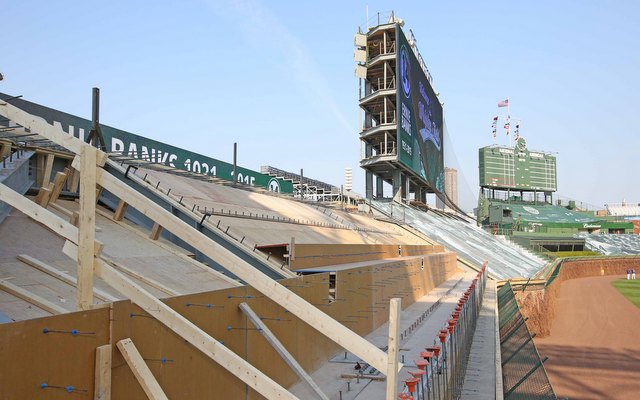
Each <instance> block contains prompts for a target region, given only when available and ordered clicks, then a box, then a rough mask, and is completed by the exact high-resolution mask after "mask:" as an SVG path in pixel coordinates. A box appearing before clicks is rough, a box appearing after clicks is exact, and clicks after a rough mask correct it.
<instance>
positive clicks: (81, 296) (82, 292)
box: [77, 146, 96, 310]
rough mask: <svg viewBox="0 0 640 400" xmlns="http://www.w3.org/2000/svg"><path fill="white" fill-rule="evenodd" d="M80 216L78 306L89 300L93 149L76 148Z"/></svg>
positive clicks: (86, 306)
mask: <svg viewBox="0 0 640 400" xmlns="http://www.w3.org/2000/svg"><path fill="white" fill-rule="evenodd" d="M79 171H80V209H79V213H80V218H79V221H78V222H79V223H78V225H79V226H78V291H77V303H78V309H80V310H88V309H90V308H91V305H92V303H93V257H94V242H95V239H96V219H95V218H96V149H95V148H93V147H90V146H83V147H81V148H80V169H79Z"/></svg>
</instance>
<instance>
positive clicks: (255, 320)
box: [238, 303, 329, 400]
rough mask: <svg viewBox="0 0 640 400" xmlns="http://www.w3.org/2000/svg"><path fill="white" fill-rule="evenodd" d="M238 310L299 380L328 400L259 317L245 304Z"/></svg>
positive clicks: (324, 399) (241, 304)
mask: <svg viewBox="0 0 640 400" xmlns="http://www.w3.org/2000/svg"><path fill="white" fill-rule="evenodd" d="M238 307H240V310H242V312H243V313H244V314H245V315H246V316H247V318H249V321H251V323H252V324H253V325H254V326H255V327H256V328H258V329H259V330H260V333H261V334H262V336H264V338H265V339H266V340H267V342H269V344H270V345H271V346H272V347H273V348H274V349H275V350H276V352H278V354H279V355H280V357H282V359H283V360H284V361H285V362H286V363H287V365H289V367H291V369H292V370H293V372H295V373H296V375H298V376H299V377H300V379H302V380H304V381H305V382H307V384H309V386H311V388H312V389H313V391H314V392H316V394H317V395H318V397H319V398H321V399H322V400H329V398H328V397H327V395H326V394H324V392H322V390H321V389H320V388H319V387H318V385H317V384H316V383H315V382H314V381H313V379H311V376H309V374H308V373H307V371H305V370H304V368H302V366H301V365H300V363H298V361H297V360H296V359H295V358H294V357H293V355H291V353H289V351H288V350H287V349H286V347H284V345H283V344H282V343H281V342H280V341H279V340H278V338H277V337H276V335H274V334H273V333H272V332H271V330H270V329H269V328H268V327H267V325H266V324H265V323H264V322H262V320H261V319H260V317H258V316H257V315H256V313H255V312H254V311H253V310H252V309H251V307H249V305H248V304H247V303H240V304H239V305H238Z"/></svg>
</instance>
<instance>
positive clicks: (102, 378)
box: [93, 344, 111, 400]
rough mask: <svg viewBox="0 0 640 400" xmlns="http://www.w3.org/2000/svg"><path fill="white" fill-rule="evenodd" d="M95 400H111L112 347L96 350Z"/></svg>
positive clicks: (100, 347) (101, 347)
mask: <svg viewBox="0 0 640 400" xmlns="http://www.w3.org/2000/svg"><path fill="white" fill-rule="evenodd" d="M95 370H96V372H95V374H96V375H95V385H94V390H93V400H111V345H110V344H105V345H102V346H99V347H97V348H96V368H95Z"/></svg>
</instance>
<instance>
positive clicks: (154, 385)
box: [116, 338, 169, 400]
mask: <svg viewBox="0 0 640 400" xmlns="http://www.w3.org/2000/svg"><path fill="white" fill-rule="evenodd" d="M116 346H118V349H119V350H120V353H122V356H123V357H124V359H125V361H126V362H127V364H128V365H129V368H131V371H132V372H133V375H134V376H135V377H136V379H137V380H138V383H140V386H142V390H144V392H145V394H146V395H147V397H148V398H149V400H169V398H168V397H167V395H165V394H164V391H163V390H162V387H160V384H159V383H158V381H157V380H156V378H155V377H154V376H153V374H152V373H151V370H150V369H149V366H148V365H147V363H146V362H145V361H144V359H143V358H142V355H140V352H139V351H138V349H137V348H136V346H135V345H134V344H133V341H131V339H129V338H127V339H122V340H120V341H119V342H118V343H116Z"/></svg>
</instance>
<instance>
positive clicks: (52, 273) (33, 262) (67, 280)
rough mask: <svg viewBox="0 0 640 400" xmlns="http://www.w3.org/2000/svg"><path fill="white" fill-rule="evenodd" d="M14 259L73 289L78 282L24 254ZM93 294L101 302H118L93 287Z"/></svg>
mask: <svg viewBox="0 0 640 400" xmlns="http://www.w3.org/2000/svg"><path fill="white" fill-rule="evenodd" d="M16 258H17V259H18V260H20V261H22V262H23V263H25V264H27V265H30V266H31V267H33V268H35V269H37V270H39V271H41V272H44V273H45V274H47V275H49V276H52V277H54V278H56V279H58V280H60V281H62V282H64V283H66V284H67V285H71V286H73V287H77V286H78V281H77V279H76V278H75V277H74V276H71V275H69V274H67V273H66V272H64V271H60V270H59V269H57V268H54V267H52V266H50V265H48V264H46V263H44V262H42V261H40V260H38V259H36V258H33V257H31V256H28V255H26V254H19V255H18V256H16ZM93 294H94V295H95V296H96V298H98V299H99V300H102V301H111V302H113V301H118V298H117V297H115V296H112V295H110V294H109V293H107V292H105V291H102V290H100V289H98V288H95V287H94V288H93Z"/></svg>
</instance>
